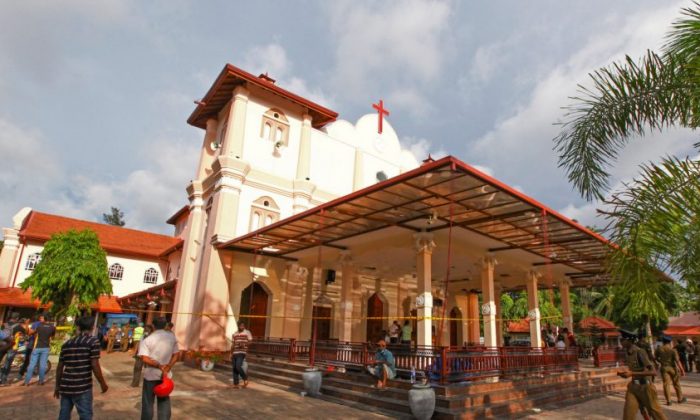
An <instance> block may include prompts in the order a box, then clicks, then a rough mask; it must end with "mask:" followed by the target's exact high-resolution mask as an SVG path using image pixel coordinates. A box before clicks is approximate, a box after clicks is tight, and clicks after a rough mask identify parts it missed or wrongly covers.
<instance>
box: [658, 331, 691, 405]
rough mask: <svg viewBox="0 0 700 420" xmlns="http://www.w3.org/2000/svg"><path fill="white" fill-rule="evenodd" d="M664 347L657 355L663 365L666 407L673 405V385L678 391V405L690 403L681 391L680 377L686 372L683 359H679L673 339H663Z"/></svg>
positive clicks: (667, 337)
mask: <svg viewBox="0 0 700 420" xmlns="http://www.w3.org/2000/svg"><path fill="white" fill-rule="evenodd" d="M661 341H662V342H663V345H662V346H661V348H660V349H659V351H658V353H657V354H656V360H658V361H659V363H660V364H661V375H662V378H663V380H664V397H666V405H671V385H673V388H674V389H675V390H676V397H678V404H681V403H684V402H686V401H688V400H687V399H686V398H684V397H683V391H682V390H681V383H680V377H681V376H683V374H684V371H683V369H682V368H681V359H680V358H679V357H678V353H677V352H676V350H675V349H674V348H673V347H671V343H672V342H673V338H671V337H669V336H667V335H665V336H663V338H662V339H661Z"/></svg>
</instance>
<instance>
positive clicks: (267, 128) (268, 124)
mask: <svg viewBox="0 0 700 420" xmlns="http://www.w3.org/2000/svg"><path fill="white" fill-rule="evenodd" d="M260 137H262V138H263V139H265V140H270V141H273V142H275V143H280V144H282V145H284V146H286V145H287V144H288V143H289V121H288V120H287V117H285V116H284V114H283V113H282V112H281V111H278V110H276V109H269V110H268V111H267V112H265V114H263V117H262V125H261V128H260Z"/></svg>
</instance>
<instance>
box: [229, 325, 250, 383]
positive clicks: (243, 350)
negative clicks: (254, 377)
mask: <svg viewBox="0 0 700 420" xmlns="http://www.w3.org/2000/svg"><path fill="white" fill-rule="evenodd" d="M231 340H232V341H233V345H232V346H231V351H232V353H233V357H232V359H233V360H232V361H233V387H234V388H236V389H238V382H239V381H240V378H243V388H245V387H247V386H248V374H247V373H246V371H245V370H243V361H244V360H245V355H246V354H247V353H248V343H250V342H251V341H253V334H251V333H250V331H248V330H247V329H246V328H245V323H243V322H239V323H238V331H236V332H235V333H233V336H231Z"/></svg>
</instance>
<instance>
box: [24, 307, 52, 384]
mask: <svg viewBox="0 0 700 420" xmlns="http://www.w3.org/2000/svg"><path fill="white" fill-rule="evenodd" d="M32 333H33V334H34V337H35V339H34V350H33V351H32V360H31V361H30V362H29V369H28V370H27V374H26V376H25V377H24V386H27V385H29V381H31V380H32V375H33V374H34V369H35V368H36V365H37V363H38V364H39V385H44V382H45V378H44V375H46V362H47V361H48V360H49V347H51V339H52V338H53V336H54V335H56V327H54V326H53V325H51V324H49V323H47V322H46V318H45V317H44V316H43V315H40V316H39V325H38V326H37V327H36V328H35V329H33V330H32Z"/></svg>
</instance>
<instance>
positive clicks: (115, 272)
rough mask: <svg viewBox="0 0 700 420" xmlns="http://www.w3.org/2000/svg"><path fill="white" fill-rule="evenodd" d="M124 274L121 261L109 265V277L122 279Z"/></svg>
mask: <svg viewBox="0 0 700 420" xmlns="http://www.w3.org/2000/svg"><path fill="white" fill-rule="evenodd" d="M122 276H124V267H122V265H121V264H119V263H114V264H112V265H110V266H109V279H110V280H121V279H122Z"/></svg>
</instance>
